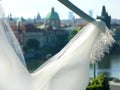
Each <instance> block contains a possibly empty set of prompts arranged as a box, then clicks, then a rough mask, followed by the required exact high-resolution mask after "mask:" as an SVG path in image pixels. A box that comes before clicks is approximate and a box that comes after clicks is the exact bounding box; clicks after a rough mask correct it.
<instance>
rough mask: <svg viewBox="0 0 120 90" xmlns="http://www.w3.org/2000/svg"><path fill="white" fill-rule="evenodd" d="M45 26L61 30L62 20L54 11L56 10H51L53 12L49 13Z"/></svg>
mask: <svg viewBox="0 0 120 90" xmlns="http://www.w3.org/2000/svg"><path fill="white" fill-rule="evenodd" d="M45 26H47V27H53V28H59V27H60V18H59V15H58V13H57V12H55V11H54V8H52V9H51V12H50V13H48V15H47V17H46V21H45Z"/></svg>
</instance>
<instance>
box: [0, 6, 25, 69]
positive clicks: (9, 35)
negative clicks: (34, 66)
mask: <svg viewBox="0 0 120 90" xmlns="http://www.w3.org/2000/svg"><path fill="white" fill-rule="evenodd" d="M0 35H2V36H3V39H6V40H7V41H8V43H9V44H10V46H11V47H12V48H13V50H14V51H15V52H16V55H17V56H18V58H19V60H20V61H21V62H22V63H23V65H24V66H25V67H26V63H25V59H24V56H23V53H22V50H21V47H20V44H19V42H18V41H17V39H16V37H15V35H14V33H13V31H12V30H11V28H10V25H9V22H8V21H7V18H6V17H5V13H4V10H3V8H2V6H1V4H0ZM1 43H2V42H1ZM1 52H2V51H1ZM8 52H9V51H8Z"/></svg>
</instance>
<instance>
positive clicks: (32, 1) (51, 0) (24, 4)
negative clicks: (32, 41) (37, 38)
mask: <svg viewBox="0 0 120 90" xmlns="http://www.w3.org/2000/svg"><path fill="white" fill-rule="evenodd" d="M70 1H71V2H72V3H73V4H75V5H76V6H77V7H79V8H80V9H81V10H83V11H84V12H86V13H87V14H89V10H92V11H93V17H94V18H96V16H97V15H101V10H102V6H103V5H105V6H106V10H107V12H108V14H109V15H111V16H112V18H116V19H120V13H119V12H117V10H119V9H120V6H119V3H120V0H84V1H83V0H79V1H78V0H70ZM78 2H79V3H78ZM1 4H2V7H3V9H4V11H5V14H6V16H8V15H9V14H12V17H24V18H34V17H35V16H37V14H38V13H39V14H40V16H41V17H42V18H45V17H46V15H47V14H48V13H49V12H50V11H51V8H52V7H54V8H55V11H56V12H57V13H58V14H59V16H60V19H68V18H69V17H68V16H69V12H71V10H69V9H68V8H67V7H65V6H64V5H62V4H61V3H60V2H59V1H58V0H43V1H41V0H2V1H1ZM73 15H74V16H75V17H76V18H78V16H77V15H76V14H75V13H73Z"/></svg>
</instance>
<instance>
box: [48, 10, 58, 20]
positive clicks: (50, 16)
mask: <svg viewBox="0 0 120 90" xmlns="http://www.w3.org/2000/svg"><path fill="white" fill-rule="evenodd" d="M46 19H47V20H56V19H59V15H58V13H57V12H55V11H54V8H52V9H51V12H50V13H49V14H48V15H47V17H46Z"/></svg>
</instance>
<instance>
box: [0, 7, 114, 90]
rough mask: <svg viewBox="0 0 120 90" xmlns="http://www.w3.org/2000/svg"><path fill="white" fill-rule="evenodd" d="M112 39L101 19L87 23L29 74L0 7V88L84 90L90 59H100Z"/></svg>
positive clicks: (93, 60) (1, 89) (13, 89)
mask: <svg viewBox="0 0 120 90" xmlns="http://www.w3.org/2000/svg"><path fill="white" fill-rule="evenodd" d="M113 42H114V39H113V38H112V36H111V34H110V30H108V29H107V27H106V25H105V24H104V23H103V22H102V21H94V22H91V23H90V24H88V25H87V26H85V27H84V28H83V29H82V30H81V31H80V32H79V33H78V34H77V35H76V36H75V37H74V38H73V39H72V40H71V41H70V42H69V43H68V44H67V45H66V46H65V47H64V48H63V49H62V50H61V51H60V52H59V53H57V54H56V55H55V56H53V57H52V58H50V59H49V60H48V61H47V62H46V63H45V64H43V65H42V66H41V67H39V68H38V69H37V70H35V71H34V72H33V73H29V72H28V70H27V68H26V64H25V60H24V57H23V54H22V52H21V49H20V46H19V44H18V41H17V40H16V38H15V36H14V34H13V32H12V30H11V28H10V26H9V24H8V22H7V20H6V18H5V16H4V12H3V9H2V8H1V7H0V90H85V88H86V86H87V85H88V81H89V64H90V62H93V63H94V62H95V61H96V60H100V58H101V57H103V56H104V52H105V51H107V52H108V48H109V46H111V44H112V43H113Z"/></svg>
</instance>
